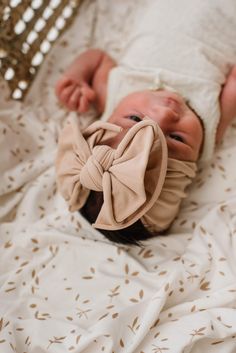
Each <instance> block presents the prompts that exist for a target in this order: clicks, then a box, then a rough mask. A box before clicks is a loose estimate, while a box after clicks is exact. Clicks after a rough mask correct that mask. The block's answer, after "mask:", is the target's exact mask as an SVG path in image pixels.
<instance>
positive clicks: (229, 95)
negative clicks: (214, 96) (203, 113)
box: [216, 65, 236, 143]
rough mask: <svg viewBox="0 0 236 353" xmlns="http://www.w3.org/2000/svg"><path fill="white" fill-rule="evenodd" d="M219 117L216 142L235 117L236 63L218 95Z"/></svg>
mask: <svg viewBox="0 0 236 353" xmlns="http://www.w3.org/2000/svg"><path fill="white" fill-rule="evenodd" d="M220 107H221V118H220V123H219V125H218V128H217V134H216V142H217V143H218V142H220V141H221V139H222V137H223V134H224V132H225V130H226V129H227V127H228V126H229V124H230V123H231V121H232V119H233V118H234V117H236V65H235V66H234V67H233V68H232V70H231V71H230V73H229V75H228V77H227V79H226V82H225V85H224V86H223V89H222V92H221V96H220Z"/></svg>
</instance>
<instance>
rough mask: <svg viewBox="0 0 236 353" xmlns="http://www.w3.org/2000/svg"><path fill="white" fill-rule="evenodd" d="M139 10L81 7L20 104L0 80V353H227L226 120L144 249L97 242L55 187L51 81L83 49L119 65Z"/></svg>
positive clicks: (230, 140)
mask: <svg viewBox="0 0 236 353" xmlns="http://www.w3.org/2000/svg"><path fill="white" fill-rule="evenodd" d="M148 1H149V0H138V1H136V2H133V1H132V0H129V1H127V0H120V1H119V2H108V1H106V0H98V1H96V2H95V1H91V0H90V1H85V2H84V4H83V6H82V9H81V13H80V16H78V18H77V19H76V20H75V22H74V23H73V26H72V27H71V28H70V30H69V31H68V32H67V33H66V34H65V35H64V37H63V38H61V39H60V40H59V41H58V43H57V45H56V46H55V47H54V48H53V50H52V52H51V53H50V55H49V56H48V57H47V60H46V62H45V63H44V66H43V67H42V69H41V70H40V73H39V75H38V76H37V79H36V80H35V82H34V85H33V87H32V89H31V91H30V93H29V94H28V97H27V99H26V101H25V102H24V103H18V102H12V101H9V100H7V99H6V98H5V97H6V96H7V88H6V86H5V84H4V83H3V82H1V92H2V93H3V94H1V97H0V100H1V103H0V104H1V105H0V108H1V109H0V131H1V133H0V151H1V152H0V219H1V228H0V352H3V353H8V352H9V353H10V352H11V353H12V352H27V353H46V352H53V353H60V352H63V353H64V352H76V353H82V352H83V353H95V352H96V353H97V352H105V353H113V352H114V353H122V352H124V353H166V352H167V353H168V352H170V353H189V352H191V353H202V352H207V353H211V352H214V353H218V352H220V353H222V352H224V353H235V352H236V256H235V253H236V172H235V154H236V144H235V138H236V124H235V122H234V123H233V124H232V126H231V128H230V129H228V132H227V134H226V136H225V139H224V142H223V144H222V145H221V146H220V148H219V149H218V150H217V151H216V154H215V157H214V159H213V161H212V163H211V164H210V165H207V166H206V165H204V166H202V168H201V169H200V172H199V175H198V177H197V179H196V181H195V183H194V185H192V187H191V191H190V196H189V198H188V200H186V201H185V203H184V204H183V207H182V210H181V212H180V214H179V217H178V219H177V220H176V221H175V223H174V224H173V227H172V228H171V229H170V231H169V232H168V234H169V235H168V236H160V237H157V238H155V239H152V240H149V241H148V242H146V243H145V244H144V246H143V247H142V248H137V247H133V248H129V247H124V246H117V245H114V244H112V243H110V242H109V241H107V240H105V239H104V237H103V236H102V235H101V234H100V233H99V232H97V231H95V230H93V229H92V228H91V226H90V225H89V224H88V223H87V222H86V221H85V220H84V219H83V218H82V217H81V216H80V214H79V213H74V214H70V213H69V212H68V210H67V205H66V204H65V202H64V200H63V199H62V197H61V196H60V195H59V194H58V192H57V189H56V184H55V171H54V165H53V163H54V157H55V152H56V148H57V145H56V143H57V136H58V131H59V129H60V127H61V125H62V123H63V120H64V119H65V117H66V116H67V115H68V113H67V112H66V111H65V110H64V109H63V108H62V107H60V106H59V105H58V104H57V101H56V99H55V97H54V92H53V85H54V83H55V80H56V79H57V78H58V76H59V72H60V71H61V70H62V69H63V68H65V66H66V65H68V64H69V63H70V62H71V60H72V59H73V57H75V56H76V55H77V54H78V52H80V51H82V50H83V49H84V48H86V47H88V46H90V45H94V44H96V45H97V46H101V47H103V48H106V49H107V50H108V51H109V52H110V53H111V54H112V55H114V56H115V57H116V58H119V56H120V53H121V52H122V49H123V48H124V45H125V41H126V40H128V36H129V27H130V24H132V23H133V21H135V20H136V19H137V18H138V16H139V14H140V13H141V11H142V6H144V5H145V4H146V3H148ZM127 11H128V14H129V15H127V16H125V14H126V13H127ZM108 19H109V20H108ZM120 19H122V21H120ZM111 27H112V28H113V31H112V32H111V30H110V28H111ZM94 28H96V32H95V33H94ZM92 38H93V40H92ZM91 117H92V114H91ZM81 119H82V122H83V123H87V122H88V121H89V119H90V117H86V116H85V117H82V118H81Z"/></svg>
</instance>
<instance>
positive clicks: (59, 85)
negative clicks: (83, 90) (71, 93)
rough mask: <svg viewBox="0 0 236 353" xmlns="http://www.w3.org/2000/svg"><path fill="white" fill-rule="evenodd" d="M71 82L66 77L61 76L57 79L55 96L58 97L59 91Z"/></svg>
mask: <svg viewBox="0 0 236 353" xmlns="http://www.w3.org/2000/svg"><path fill="white" fill-rule="evenodd" d="M71 84H72V81H71V79H70V78H68V77H63V78H62V79H60V80H59V81H57V83H56V86H55V93H56V95H57V97H58V98H59V96H60V94H61V91H62V90H63V89H64V88H65V87H66V86H69V85H71Z"/></svg>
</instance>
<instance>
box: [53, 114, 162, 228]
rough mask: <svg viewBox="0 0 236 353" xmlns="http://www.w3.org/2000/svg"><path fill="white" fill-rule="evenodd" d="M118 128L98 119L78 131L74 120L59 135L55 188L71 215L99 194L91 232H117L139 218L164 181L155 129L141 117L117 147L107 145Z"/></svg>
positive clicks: (156, 130) (149, 121) (159, 138)
mask: <svg viewBox="0 0 236 353" xmlns="http://www.w3.org/2000/svg"><path fill="white" fill-rule="evenodd" d="M121 130H122V129H121V128H120V127H118V126H117V125H114V124H110V123H105V122H101V121H97V122H95V123H93V124H92V125H90V126H89V127H88V128H87V129H86V130H85V131H84V132H83V133H81V131H80V128H79V123H78V120H77V119H73V120H71V121H70V122H69V123H68V124H67V125H66V126H65V128H64V130H63V132H62V134H61V136H60V140H59V149H58V154H57V160H56V170H57V181H58V186H59V188H60V190H61V193H62V195H63V196H64V198H65V200H66V201H68V204H69V209H70V210H71V211H75V210H78V209H80V208H81V207H83V205H84V204H85V202H86V200H87V197H88V195H89V192H90V190H94V191H102V192H103V199H104V203H103V205H102V207H101V210H100V212H99V214H98V217H97V219H96V222H95V224H94V226H95V227H96V228H101V229H111V230H114V229H121V228H125V227H127V226H129V225H131V224H132V223H134V222H135V221H137V220H138V219H140V218H141V217H142V216H143V215H144V214H146V213H147V212H148V211H149V210H150V209H151V208H152V207H153V206H154V204H155V202H156V200H157V199H158V197H159V195H160V193H161V191H162V187H163V184H164V181H165V176H166V170H167V146H166V141H165V137H164V135H163V133H162V131H161V129H160V128H159V127H158V125H157V124H156V123H154V122H153V121H152V120H150V119H145V120H143V121H142V122H139V123H138V124H135V125H134V126H133V127H132V128H131V129H130V130H128V132H127V133H126V135H125V136H124V138H123V139H122V141H121V142H120V143H119V145H118V147H117V148H116V149H113V148H111V147H109V146H107V145H106V143H107V141H109V139H111V138H112V137H114V136H115V135H117V134H118V133H119V132H121Z"/></svg>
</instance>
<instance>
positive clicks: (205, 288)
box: [200, 282, 210, 291]
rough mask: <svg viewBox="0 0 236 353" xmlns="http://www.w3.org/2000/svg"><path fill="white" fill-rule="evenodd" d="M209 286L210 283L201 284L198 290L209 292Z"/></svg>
mask: <svg viewBox="0 0 236 353" xmlns="http://www.w3.org/2000/svg"><path fill="white" fill-rule="evenodd" d="M209 284H210V282H203V283H202V284H201V286H200V289H201V290H204V291H205V290H210V288H209Z"/></svg>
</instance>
